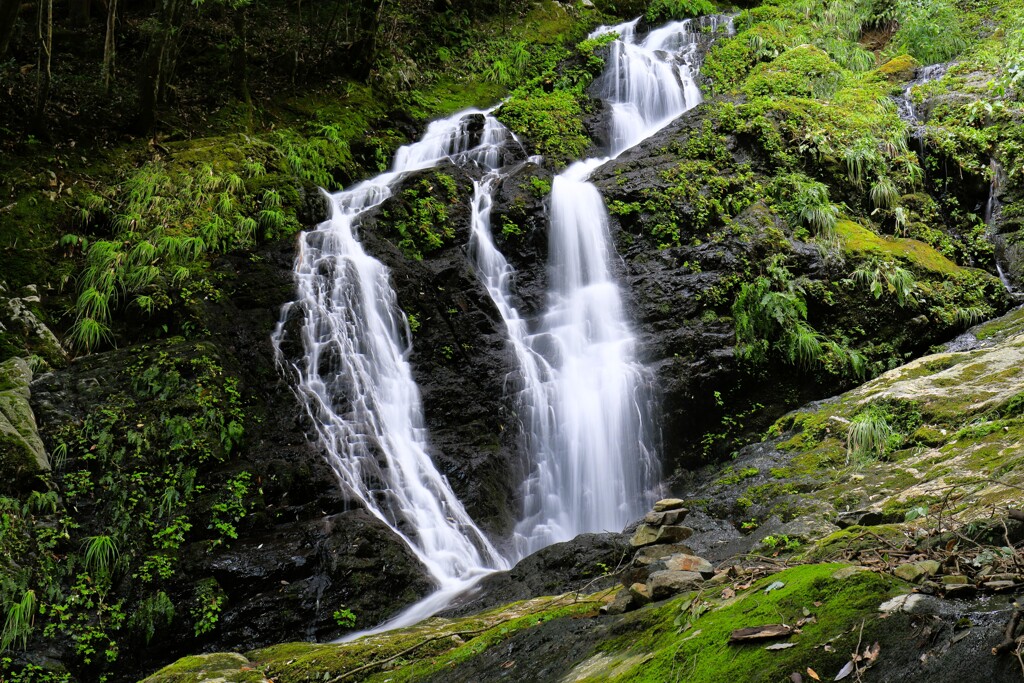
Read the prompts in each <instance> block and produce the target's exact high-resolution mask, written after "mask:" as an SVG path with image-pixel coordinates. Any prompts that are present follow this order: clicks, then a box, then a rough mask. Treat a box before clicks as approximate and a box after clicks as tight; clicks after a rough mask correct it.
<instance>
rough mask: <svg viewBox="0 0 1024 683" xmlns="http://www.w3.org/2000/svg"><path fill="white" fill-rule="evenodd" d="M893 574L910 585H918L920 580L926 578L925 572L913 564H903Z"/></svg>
mask: <svg viewBox="0 0 1024 683" xmlns="http://www.w3.org/2000/svg"><path fill="white" fill-rule="evenodd" d="M893 574H895V575H896V576H898V577H900V578H901V579H903V580H904V581H908V582H910V583H917V582H918V581H919V580H920V579H922V578H924V575H925V574H924V570H923V569H921V568H920V567H918V566H917V565H916V564H914V563H913V562H911V563H910V564H901V565H900V566H898V567H896V570H895V571H894V572H893Z"/></svg>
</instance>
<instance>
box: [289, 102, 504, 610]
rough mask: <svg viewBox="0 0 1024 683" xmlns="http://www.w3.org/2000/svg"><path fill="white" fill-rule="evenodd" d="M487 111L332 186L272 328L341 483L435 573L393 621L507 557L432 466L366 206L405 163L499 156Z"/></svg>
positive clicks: (434, 128)
mask: <svg viewBox="0 0 1024 683" xmlns="http://www.w3.org/2000/svg"><path fill="white" fill-rule="evenodd" d="M482 114H483V112H475V111H470V112H461V113H459V114H456V115H454V116H452V117H450V118H447V119H443V120H440V121H435V122H433V123H431V124H430V126H429V127H428V129H427V131H426V133H425V135H424V137H423V138H422V139H421V140H420V141H419V142H416V143H414V144H412V145H408V146H406V147H403V148H401V149H399V150H398V152H397V154H396V155H395V160H394V164H393V166H392V169H391V170H390V171H389V172H387V173H384V174H382V175H380V176H378V177H376V178H373V179H371V180H367V181H365V182H363V183H360V184H358V185H356V186H354V187H352V188H351V189H349V190H346V191H344V192H338V193H336V194H334V195H331V197H330V206H331V216H330V219H329V220H327V221H326V222H324V223H322V224H321V225H319V226H318V227H317V228H316V229H315V230H313V231H310V232H304V233H302V234H301V235H300V236H299V247H298V256H297V258H296V262H295V279H296V283H297V289H298V296H297V298H296V300H295V301H294V302H292V303H290V304H286V305H285V307H284V310H283V312H282V318H281V321H280V322H279V323H278V325H277V328H276V330H275V332H274V334H273V342H274V345H275V349H276V353H277V358H278V362H279V364H280V365H281V367H283V368H285V369H286V370H291V371H293V372H294V375H295V377H296V393H297V395H298V397H299V399H300V402H301V404H302V406H303V407H304V409H305V411H306V413H307V415H308V416H309V418H310V420H311V422H312V424H313V425H314V427H315V429H316V433H317V435H318V437H319V440H320V443H321V445H322V447H323V448H324V450H325V451H326V454H327V458H328V460H329V462H330V464H331V467H332V468H333V470H334V472H335V473H336V475H337V477H338V479H339V481H340V483H341V485H342V486H343V487H344V488H345V489H346V490H347V491H348V492H349V493H351V494H352V495H353V496H354V497H355V498H357V499H358V500H359V501H360V502H362V504H363V505H364V506H365V507H366V509H367V510H369V511H370V512H371V513H372V514H373V515H374V516H375V517H377V518H378V519H380V520H381V521H382V522H384V523H385V524H387V525H388V526H389V527H390V528H391V530H392V531H394V532H395V533H396V534H397V535H398V536H399V537H401V538H402V539H403V540H404V541H405V542H406V543H407V544H408V545H409V547H410V548H411V549H412V551H413V552H414V553H415V554H416V556H417V557H418V558H419V560H420V562H422V563H423V565H424V566H425V567H426V568H427V571H428V572H429V573H430V575H431V577H433V579H434V581H435V582H436V583H437V585H438V592H437V593H436V594H435V595H434V596H432V597H431V598H428V599H427V600H426V601H424V602H423V603H417V605H414V607H413V608H412V609H411V610H410V611H408V612H407V613H404V614H403V615H401V616H400V617H399V619H398V621H397V622H395V621H393V622H392V623H391V624H390V626H391V627H395V626H398V625H404V624H409V623H415V622H416V621H418V620H420V619H422V618H423V617H425V616H429V615H430V614H432V613H433V612H434V611H436V610H437V609H440V608H441V607H443V606H444V605H445V604H447V602H448V601H449V600H450V598H451V597H453V596H454V595H455V594H457V593H459V592H461V591H462V590H465V588H466V587H467V586H469V585H471V584H472V583H473V582H474V581H475V580H476V579H478V578H479V577H481V576H483V575H485V574H486V573H487V572H489V571H493V570H495V569H503V568H506V567H507V562H506V561H505V559H504V558H503V557H502V556H501V555H500V554H499V553H498V551H497V550H496V549H495V548H494V546H493V545H492V544H491V542H490V541H489V540H488V539H487V537H486V536H485V535H484V534H483V532H482V531H481V530H480V529H479V528H478V527H477V526H476V524H474V522H473V520H472V519H470V517H469V515H468V514H467V513H466V510H465V508H464V507H463V506H462V503H461V502H459V500H458V498H457V497H456V495H455V493H454V492H453V491H452V489H451V487H450V486H449V484H448V482H447V480H446V479H445V478H444V477H443V476H442V475H441V474H440V472H438V471H437V469H436V468H435V467H434V464H433V462H432V460H431V458H430V454H429V446H428V443H427V435H426V430H425V428H424V423H423V408H422V405H421V401H420V394H419V389H418V388H417V386H416V383H415V382H414V380H413V377H412V372H411V369H410V366H409V362H408V354H409V351H410V343H411V341H410V338H411V335H410V332H409V327H408V323H407V321H406V318H405V315H404V314H403V313H402V312H401V310H400V309H399V308H398V305H397V301H396V297H395V292H394V290H393V289H392V288H391V285H390V282H389V274H388V270H387V268H385V267H384V265H383V264H382V263H380V262H379V261H377V260H376V259H374V258H373V257H372V256H370V255H369V254H367V253H366V252H365V251H364V250H363V247H362V245H361V244H360V242H359V239H358V236H357V227H358V222H359V219H360V217H361V216H363V215H364V214H365V213H366V212H368V211H369V210H371V209H372V208H374V207H376V206H379V205H380V204H381V203H382V202H384V201H385V200H386V199H387V198H388V197H390V196H391V186H392V184H393V183H394V182H395V181H396V180H398V179H399V178H400V177H401V176H402V175H403V174H404V173H408V172H410V171H415V170H420V169H425V168H431V167H433V166H436V165H437V164H438V163H440V162H441V161H444V160H448V159H452V160H455V161H457V162H461V163H467V162H470V161H472V162H476V163H480V164H483V165H486V164H490V165H491V166H495V165H497V159H498V154H499V150H498V145H497V143H496V139H495V137H496V131H495V130H493V126H488V125H487V124H486V122H485V125H484V127H483V131H482V132H481V131H480V130H479V129H478V128H476V127H475V126H474V125H473V124H474V123H475V122H476V121H478V120H479V117H480V116H481V115H482ZM486 120H491V119H490V118H489V117H487V119H486ZM486 120H485V121H486ZM499 132H500V131H499ZM477 138H479V139H478V140H477ZM291 316H301V326H300V328H299V335H300V337H301V341H302V347H303V350H304V355H303V357H302V358H300V359H297V360H295V361H289V360H286V359H285V358H284V355H283V353H282V351H281V348H282V343H283V341H284V338H285V336H286V334H287V333H288V332H287V330H288V329H290V328H289V327H288V326H287V325H286V323H287V321H288V319H289V318H290V317H291Z"/></svg>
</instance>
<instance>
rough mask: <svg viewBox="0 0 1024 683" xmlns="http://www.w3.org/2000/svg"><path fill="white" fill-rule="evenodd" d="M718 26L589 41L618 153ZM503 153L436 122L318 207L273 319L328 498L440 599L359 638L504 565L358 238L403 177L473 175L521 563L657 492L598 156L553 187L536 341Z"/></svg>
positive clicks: (690, 73) (486, 115)
mask: <svg viewBox="0 0 1024 683" xmlns="http://www.w3.org/2000/svg"><path fill="white" fill-rule="evenodd" d="M721 21H724V20H723V19H720V18H717V17H708V18H704V19H701V20H687V21H683V22H675V23H672V24H669V25H667V26H665V27H663V28H661V29H658V30H656V31H652V32H651V33H649V34H648V35H647V36H646V37H645V38H643V39H642V40H640V39H638V38H637V36H636V24H637V22H636V21H634V22H629V23H626V24H622V25H619V26H614V27H603V28H601V29H598V31H596V32H595V33H594V34H592V35H594V36H597V35H601V34H603V33H607V32H614V33H616V34H618V36H619V38H618V39H617V40H616V41H615V42H614V43H613V44H612V46H611V49H610V51H611V55H610V58H609V64H608V66H607V68H606V70H605V73H604V74H603V75H602V77H601V78H600V80H599V81H598V83H597V86H596V87H597V89H598V91H599V93H600V96H601V97H602V98H603V99H605V100H606V101H607V102H608V104H609V105H610V107H611V109H612V122H611V149H610V153H611V154H612V155H613V156H615V155H618V154H620V153H621V152H622V151H624V150H626V149H628V148H629V147H631V146H633V145H635V144H636V143H638V142H640V141H641V140H643V139H644V138H646V137H649V136H650V135H652V134H653V133H655V132H656V131H657V130H659V129H660V128H662V127H663V126H665V125H666V124H667V123H669V122H670V121H671V120H673V119H674V118H676V117H677V116H679V115H680V114H682V113H683V112H684V111H686V110H688V109H690V108H692V107H693V106H696V105H697V104H698V103H699V102H700V91H699V89H698V88H697V86H696V83H695V80H694V77H695V75H696V73H697V69H698V68H699V59H700V50H699V49H698V47H699V45H700V43H701V42H702V41H706V40H707V36H708V35H709V33H714V32H715V31H717V30H718V28H719V24H720V22H721ZM709 28H710V29H711V31H710V32H709V31H708V30H707V29H709ZM728 28H729V30H731V22H730V23H729V24H728ZM481 120H482V125H480V123H481ZM510 141H511V142H515V138H514V136H512V135H511V133H510V132H509V131H508V130H507V129H505V128H504V127H503V126H502V125H501V124H500V123H499V122H498V121H497V120H496V119H494V118H493V117H492V116H490V112H489V111H488V112H482V111H477V110H471V111H467V112H460V113H459V114H455V115H453V116H451V117H449V118H446V119H442V120H439V121H435V122H433V123H431V124H430V126H429V127H428V129H427V131H426V133H425V134H424V136H423V138H422V139H421V140H420V141H418V142H416V143H414V144H411V145H408V146H405V147H403V148H401V149H400V150H398V152H397V153H396V155H395V159H394V162H393V164H392V168H391V170H389V171H388V172H386V173H383V174H381V175H379V176H377V177H376V178H373V179H370V180H367V181H365V182H363V183H360V184H358V185H356V186H354V187H352V188H351V189H349V190H346V191H343V192H338V193H336V194H334V195H331V196H330V205H331V216H330V219H329V220H327V221H325V222H324V223H322V224H321V225H319V226H318V227H317V228H316V229H315V230H313V231H309V232H303V233H301V234H300V237H299V250H298V256H297V258H296V263H295V279H296V283H297V289H298V295H297V298H296V300H295V301H294V302H292V303H289V304H286V305H285V306H284V307H283V310H282V317H281V320H280V322H279V323H278V325H277V328H276V330H275V332H274V335H273V342H274V345H275V349H276V353H277V359H278V363H279V364H280V366H281V367H282V368H283V369H284V370H285V371H287V372H291V373H293V374H294V376H295V380H296V389H295V390H296V394H297V395H298V397H299V399H300V402H301V404H302V406H303V407H304V409H305V412H306V414H307V415H308V417H309V418H310V421H311V423H312V424H313V426H314V428H315V430H316V433H317V436H318V437H319V440H320V442H321V444H322V446H323V448H324V450H325V452H326V455H327V457H328V460H329V462H330V464H331V466H332V468H333V470H334V472H335V473H336V475H337V477H338V479H339V482H340V483H341V485H342V486H343V487H344V488H345V489H346V490H347V491H348V492H350V493H351V494H352V495H353V496H354V497H355V498H357V499H358V500H359V501H360V502H361V503H362V504H363V505H364V506H365V507H366V509H367V510H369V511H370V512H371V513H372V514H373V515H374V516H376V517H377V518H378V519H380V520H381V521H382V522H384V523H385V524H387V525H388V527H390V528H391V530H392V531H394V533H395V534H397V535H398V536H399V537H400V538H402V539H403V540H404V541H405V542H406V543H407V544H408V546H409V547H410V548H411V549H412V551H413V552H414V553H415V554H416V556H417V557H418V558H419V560H420V561H421V562H422V563H423V565H424V566H425V567H426V568H427V570H428V571H429V573H430V575H431V577H432V578H433V579H434V581H435V583H436V584H437V586H438V589H437V591H436V592H435V593H433V594H432V595H430V596H428V597H427V598H426V599H424V600H422V601H420V602H418V603H416V604H415V605H413V606H411V607H410V608H408V609H407V610H406V611H405V612H403V613H402V614H400V615H399V616H398V617H396V618H394V619H392V620H391V621H389V622H388V623H386V624H384V625H382V626H380V627H377V628H375V629H373V630H372V631H370V633H375V632H379V631H383V630H387V629H390V628H397V627H400V626H404V625H408V624H412V623H415V622H417V621H419V620H421V619H423V618H425V617H427V616H430V615H432V614H434V613H436V612H437V611H438V610H440V609H442V608H444V607H445V606H446V605H447V604H448V603H449V602H450V600H451V599H452V598H454V597H455V596H456V595H458V594H459V593H461V592H463V591H465V590H466V589H467V588H469V587H470V586H472V585H473V584H474V583H475V582H476V581H477V580H478V579H479V578H480V577H482V576H483V575H485V574H486V573H488V572H490V571H493V570H495V569H504V568H506V567H507V566H508V563H507V561H506V560H505V559H504V558H503V557H502V556H501V555H500V554H499V552H498V551H497V550H496V549H495V547H494V546H493V545H492V544H491V542H490V541H489V540H488V539H487V537H486V536H485V535H484V534H483V532H482V531H481V530H480V529H479V528H478V527H477V526H476V525H475V524H474V522H473V520H472V519H470V517H469V515H468V514H467V513H466V510H465V508H464V507H463V506H462V504H461V503H460V502H459V500H458V499H457V497H456V496H455V494H454V492H453V491H452V489H451V487H450V486H449V484H448V482H447V481H446V480H445V478H444V477H443V476H442V475H441V474H440V473H439V472H438V471H437V469H436V468H435V467H434V465H433V462H432V460H431V458H430V454H429V445H428V441H427V435H426V433H425V427H424V420H423V409H422V405H421V400H420V395H419V390H418V388H417V387H416V384H415V382H414V381H413V378H412V372H411V369H410V366H409V363H408V360H407V359H408V355H409V352H410V345H411V334H410V331H409V327H408V323H407V320H406V318H405V315H404V314H403V313H402V311H401V310H400V309H399V308H398V305H397V301H396V295H395V292H394V290H393V289H392V288H391V285H390V281H389V274H388V271H387V269H386V268H385V267H384V265H383V264H381V263H380V262H379V261H377V260H376V259H374V258H373V257H372V256H370V255H369V254H367V253H366V252H365V250H364V249H363V248H362V245H361V243H360V241H359V238H358V225H359V221H360V219H361V218H362V217H363V216H364V215H365V214H366V213H367V212H369V211H370V210H372V209H374V208H375V207H377V206H379V205H380V204H382V203H383V202H384V201H386V200H387V199H388V198H389V197H390V196H391V193H392V189H391V188H392V186H393V185H394V184H395V183H396V182H398V181H399V180H400V179H401V178H402V176H403V175H404V174H406V173H409V172H411V171H416V170H422V169H427V168H432V167H434V166H436V165H438V164H439V163H441V162H443V161H452V162H454V163H457V164H460V165H475V166H476V167H478V168H480V169H482V170H483V176H482V177H481V178H480V179H478V180H475V181H474V193H473V199H472V237H471V242H470V251H471V253H472V254H473V258H474V260H475V263H476V265H477V268H478V270H479V273H480V277H481V279H482V281H483V284H484V286H485V287H486V289H487V291H488V293H489V294H490V296H491V299H492V300H493V302H494V304H495V306H496V308H497V310H498V312H499V313H500V315H501V317H502V320H503V322H504V324H505V327H506V329H507V333H508V340H509V344H510V347H511V349H512V351H513V353H514V355H515V358H516V360H517V363H518V374H519V376H520V381H519V383H518V384H519V386H520V387H521V391H520V393H519V395H518V402H519V407H520V414H521V416H522V421H523V425H524V432H525V434H524V436H525V441H526V443H527V447H528V451H529V462H530V468H529V469H530V474H529V476H528V477H527V479H526V481H525V482H524V484H523V498H524V514H523V518H522V521H521V522H520V523H519V524H518V525H517V527H516V532H515V539H514V544H515V550H516V554H517V556H519V557H522V556H525V555H526V554H528V553H530V552H533V551H535V550H537V549H539V548H541V547H544V546H546V545H549V544H551V543H554V542H557V541H562V540H567V539H570V538H572V537H574V536H575V535H577V534H579V533H583V532H588V531H601V530H619V529H621V528H622V527H623V526H624V525H625V524H626V523H627V522H629V521H630V520H632V519H635V518H636V517H638V516H639V515H640V514H641V513H642V512H643V511H644V510H645V509H646V508H647V506H648V503H649V502H650V500H651V498H652V496H653V494H654V493H655V491H656V488H657V486H658V478H659V471H658V463H657V458H656V456H655V453H654V450H653V447H652V434H651V431H652V430H651V425H650V419H651V418H650V416H651V411H650V406H649V404H650V402H651V400H652V393H651V387H650V377H649V376H648V374H647V372H646V371H645V369H644V367H643V366H642V364H640V363H639V361H638V360H637V358H636V348H635V347H636V339H635V337H634V335H633V333H632V331H631V329H630V326H629V323H628V321H627V316H626V312H625V310H624V305H623V302H622V296H621V293H620V291H619V288H618V285H617V284H616V283H615V281H614V278H613V275H612V268H611V264H612V258H613V257H614V256H615V255H614V251H613V249H612V247H611V240H610V235H609V231H608V216H607V213H606V211H605V208H604V203H603V200H602V198H601V195H600V193H599V192H598V190H597V188H596V187H595V186H594V185H592V184H591V183H589V182H588V181H587V178H588V177H589V175H590V173H591V172H592V171H593V170H594V169H595V168H596V167H597V166H599V165H601V164H602V163H604V162H605V161H607V160H608V159H607V158H599V159H589V160H586V161H582V162H578V163H576V164H573V165H572V166H571V167H569V168H568V169H567V170H566V171H564V172H563V173H561V174H560V175H558V176H557V177H556V178H555V179H554V181H553V183H552V193H551V199H550V201H551V226H550V239H549V242H550V254H549V270H550V282H551V287H550V291H549V293H548V301H547V310H546V311H545V313H544V315H543V316H542V318H541V320H539V321H535V322H534V327H536V329H534V330H531V329H530V324H529V321H526V320H524V319H523V318H521V317H520V315H519V313H518V311H516V309H515V307H514V306H513V305H512V303H511V297H510V291H509V287H510V279H511V277H512V275H513V271H512V268H511V266H510V265H509V264H508V262H507V261H506V260H505V258H504V256H503V255H502V254H501V253H500V251H499V250H498V249H497V247H496V246H495V243H494V239H493V236H492V234H491V225H490V220H491V218H490V216H491V209H492V205H493V192H494V189H495V188H496V186H497V184H498V183H499V182H500V180H501V179H502V177H503V174H504V170H503V169H502V168H501V164H502V161H503V159H502V157H503V155H502V148H503V147H504V146H505V145H507V144H509V142H510ZM295 319H298V321H299V326H298V336H299V337H300V339H301V342H302V347H303V351H304V353H303V356H302V357H301V358H298V359H286V358H285V356H284V353H283V351H282V348H283V346H282V345H283V344H284V342H285V341H286V337H287V335H289V334H291V333H292V332H291V330H292V329H294V328H293V326H290V325H289V324H288V323H289V321H290V320H295ZM364 634H365V632H364ZM359 635H363V634H359ZM353 637H354V636H353Z"/></svg>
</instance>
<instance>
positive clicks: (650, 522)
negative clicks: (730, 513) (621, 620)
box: [604, 498, 715, 614]
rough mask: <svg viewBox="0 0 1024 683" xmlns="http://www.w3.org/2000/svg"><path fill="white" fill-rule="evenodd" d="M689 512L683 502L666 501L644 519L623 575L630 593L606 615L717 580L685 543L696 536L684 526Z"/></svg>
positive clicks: (620, 594)
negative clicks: (633, 551)
mask: <svg viewBox="0 0 1024 683" xmlns="http://www.w3.org/2000/svg"><path fill="white" fill-rule="evenodd" d="M688 512H689V510H687V509H686V508H684V507H683V501H682V500H679V499H678V498H666V499H664V500H659V501H658V502H657V503H655V504H654V510H653V511H652V512H648V513H647V515H645V516H644V520H643V523H642V524H641V525H640V526H639V527H637V530H636V531H635V532H634V534H633V537H632V538H630V539H629V544H630V545H631V546H633V547H634V548H636V549H637V550H636V552H635V553H634V555H633V558H632V560H631V561H630V563H629V565H627V567H626V569H625V570H623V572H622V573H621V574H620V575H619V579H620V580H621V582H622V585H624V586H625V587H626V589H625V590H620V591H619V592H618V594H617V595H616V596H615V599H614V600H613V601H612V602H611V603H610V604H608V605H606V606H605V608H604V611H605V612H606V613H608V614H622V613H623V612H628V611H630V610H634V609H637V608H638V607H642V606H643V605H645V604H647V603H649V602H651V601H652V600H663V599H665V598H668V597H671V596H673V595H676V594H678V593H682V592H684V591H689V590H695V589H698V588H700V587H701V585H702V584H703V583H704V582H705V581H707V580H708V579H711V578H712V577H714V576H715V568H714V567H713V566H712V565H711V563H710V562H708V561H707V560H705V559H704V558H702V557H697V556H696V555H694V554H693V551H692V550H691V549H690V548H688V547H687V546H685V545H683V543H682V541H685V540H686V539H688V538H689V537H690V536H692V535H693V529H691V528H689V527H687V526H683V524H682V522H683V520H684V519H685V518H686V515H687V513H688Z"/></svg>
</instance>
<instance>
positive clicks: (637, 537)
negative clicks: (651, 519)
mask: <svg viewBox="0 0 1024 683" xmlns="http://www.w3.org/2000/svg"><path fill="white" fill-rule="evenodd" d="M692 535H693V529H691V528H689V527H685V526H661V527H653V526H651V525H649V524H641V525H640V526H639V527H637V530H636V532H635V533H634V534H633V537H632V538H630V539H629V544H630V545H631V546H633V547H634V548H638V547H642V546H645V545H654V544H656V543H678V542H679V541H685V540H686V539H688V538H689V537H690V536H692Z"/></svg>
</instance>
